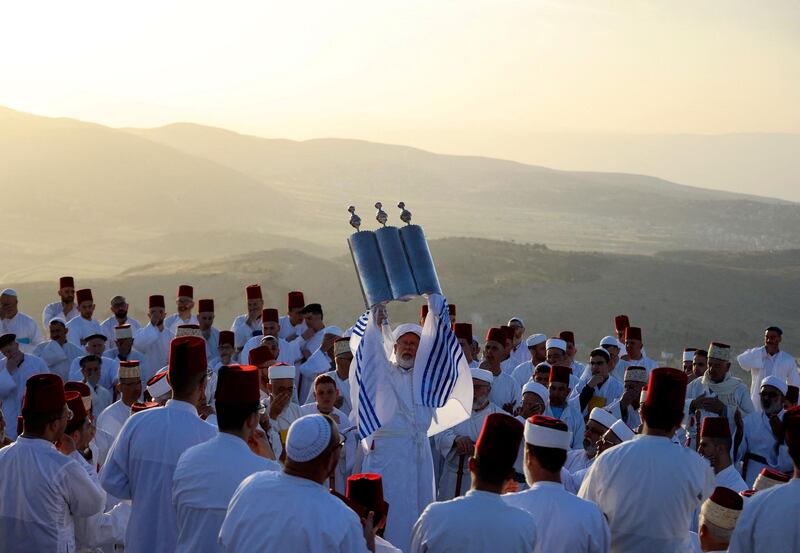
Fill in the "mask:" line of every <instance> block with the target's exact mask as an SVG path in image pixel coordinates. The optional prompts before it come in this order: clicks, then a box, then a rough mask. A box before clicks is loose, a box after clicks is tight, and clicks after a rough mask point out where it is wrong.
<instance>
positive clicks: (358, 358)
mask: <svg viewBox="0 0 800 553" xmlns="http://www.w3.org/2000/svg"><path fill="white" fill-rule="evenodd" d="M350 347H351V349H352V348H355V352H354V354H353V365H354V366H355V375H356V389H355V390H352V389H351V401H352V402H353V405H354V407H355V409H354V410H353V413H354V414H355V417H353V416H352V414H351V417H352V418H353V421H352V422H353V424H355V425H356V426H357V427H358V437H359V438H360V439H362V440H363V439H364V438H367V437H369V436H371V435H372V434H373V433H374V432H376V431H377V430H378V429H379V428H380V427H381V426H382V423H381V420H380V418H379V415H378V395H379V394H378V387H379V385H380V379H381V378H382V377H383V375H382V374H381V372H382V371H384V370H387V368H388V360H387V359H386V354H385V352H384V350H383V337H382V335H381V333H380V331H379V330H378V328H377V325H376V324H375V321H374V318H373V316H372V314H371V313H370V312H369V311H367V312H365V313H364V314H363V315H361V316H360V317H359V318H358V321H356V324H355V325H354V326H353V334H352V336H351V337H350ZM353 392H355V393H353Z"/></svg>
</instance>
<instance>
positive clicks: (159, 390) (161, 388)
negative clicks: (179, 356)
mask: <svg viewBox="0 0 800 553" xmlns="http://www.w3.org/2000/svg"><path fill="white" fill-rule="evenodd" d="M162 375H163V376H162ZM155 376H158V377H159V378H158V379H157V380H156V381H155V382H153V383H152V384H150V385H148V386H147V393H149V394H150V397H152V398H153V399H156V398H159V397H161V396H163V395H164V394H168V393H169V392H170V390H172V388H171V387H170V385H169V382H167V368H166V367H164V368H163V369H161V370H160V371H158V372H157V373H156V374H155ZM150 381H151V382H152V379H150Z"/></svg>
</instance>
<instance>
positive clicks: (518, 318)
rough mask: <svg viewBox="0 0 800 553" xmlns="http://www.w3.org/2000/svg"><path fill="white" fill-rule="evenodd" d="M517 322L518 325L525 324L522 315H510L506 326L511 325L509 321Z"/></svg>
mask: <svg viewBox="0 0 800 553" xmlns="http://www.w3.org/2000/svg"><path fill="white" fill-rule="evenodd" d="M515 321H516V322H518V323H519V324H520V326H525V321H523V320H522V317H511V318H510V319H508V326H511V323H513V322H515Z"/></svg>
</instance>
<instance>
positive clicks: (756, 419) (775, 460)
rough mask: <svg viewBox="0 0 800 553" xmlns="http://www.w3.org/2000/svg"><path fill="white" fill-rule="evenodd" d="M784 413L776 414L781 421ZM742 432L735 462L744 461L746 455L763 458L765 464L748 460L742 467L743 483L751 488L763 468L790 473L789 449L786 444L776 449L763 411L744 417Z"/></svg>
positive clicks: (770, 428) (773, 437)
mask: <svg viewBox="0 0 800 553" xmlns="http://www.w3.org/2000/svg"><path fill="white" fill-rule="evenodd" d="M784 413H785V411H783V410H781V412H780V413H778V418H779V419H781V420H783V415H784ZM742 422H743V423H744V430H743V432H742V443H740V444H739V449H738V451H737V452H736V460H737V461H744V457H745V454H746V453H750V454H754V455H758V456H760V457H763V458H764V459H765V460H766V461H767V462H766V464H764V463H762V462H760V461H757V460H755V459H749V460H748V461H747V463H746V466H745V467H744V469H743V470H744V471H745V473H744V475H743V478H744V481H745V482H747V485H748V486H750V487H752V486H753V482H755V480H756V476H758V473H759V472H761V469H763V468H764V467H765V466H768V467H770V468H773V469H776V470H780V471H782V472H792V470H793V469H792V459H791V457H789V449H788V448H787V447H786V444H785V443H784V444H782V445H781V446H780V447H778V448H776V447H775V445H776V442H777V440H775V435H774V434H773V433H772V427H771V426H770V425H769V419H768V418H767V416H766V415H765V414H764V412H763V411H757V412H754V413H750V414H749V415H747V416H746V417H744V419H743V421H742Z"/></svg>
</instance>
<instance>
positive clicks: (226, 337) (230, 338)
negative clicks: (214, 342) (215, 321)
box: [219, 330, 236, 346]
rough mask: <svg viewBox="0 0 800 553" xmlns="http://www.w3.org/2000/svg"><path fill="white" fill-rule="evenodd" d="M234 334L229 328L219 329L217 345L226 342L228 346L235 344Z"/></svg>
mask: <svg viewBox="0 0 800 553" xmlns="http://www.w3.org/2000/svg"><path fill="white" fill-rule="evenodd" d="M235 338H236V336H235V335H234V333H233V332H231V331H230V330H220V331H219V345H220V346H221V345H224V344H228V345H229V346H234V345H236V339H235Z"/></svg>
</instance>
